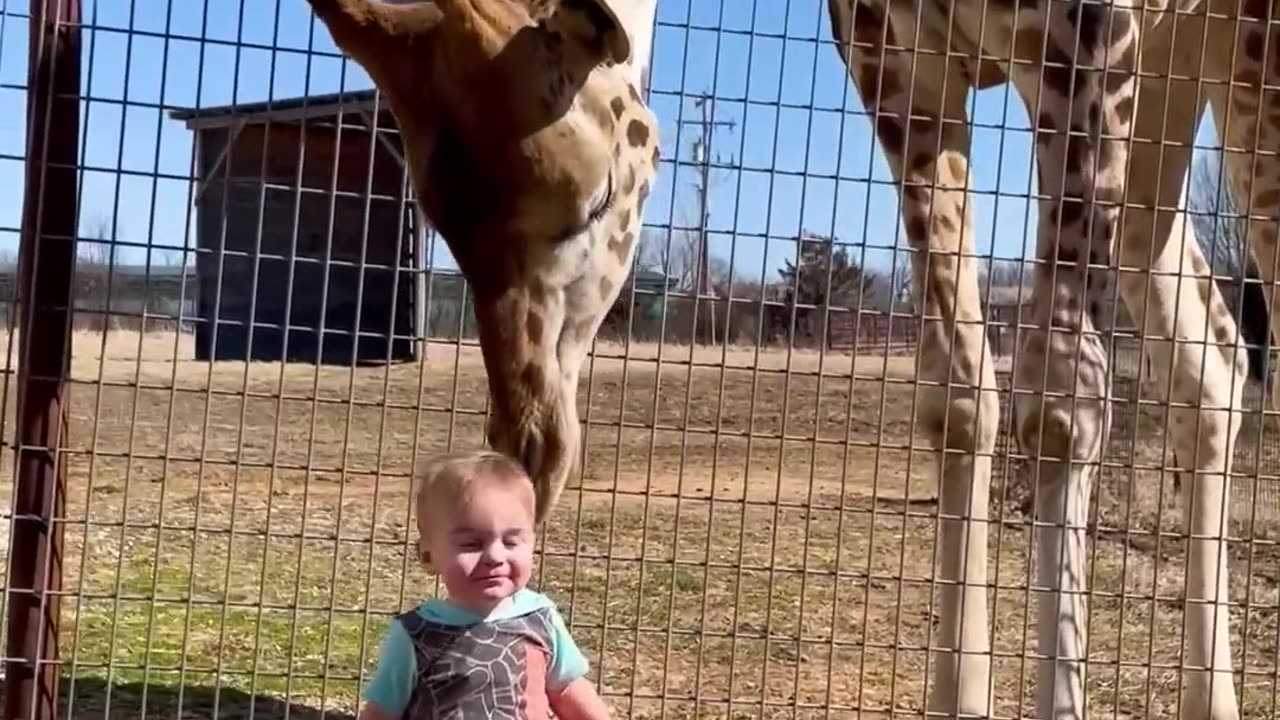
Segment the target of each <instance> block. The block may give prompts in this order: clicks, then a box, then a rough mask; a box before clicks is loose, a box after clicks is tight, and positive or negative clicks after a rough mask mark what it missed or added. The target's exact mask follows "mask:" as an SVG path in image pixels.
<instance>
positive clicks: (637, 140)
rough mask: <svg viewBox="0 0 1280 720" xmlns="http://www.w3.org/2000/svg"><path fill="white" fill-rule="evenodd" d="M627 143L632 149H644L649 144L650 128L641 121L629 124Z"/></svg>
mask: <svg viewBox="0 0 1280 720" xmlns="http://www.w3.org/2000/svg"><path fill="white" fill-rule="evenodd" d="M627 142H629V143H631V147H644V144H645V143H647V142H649V126H648V125H645V124H644V123H643V122H640V121H639V120H632V121H631V122H629V123H627Z"/></svg>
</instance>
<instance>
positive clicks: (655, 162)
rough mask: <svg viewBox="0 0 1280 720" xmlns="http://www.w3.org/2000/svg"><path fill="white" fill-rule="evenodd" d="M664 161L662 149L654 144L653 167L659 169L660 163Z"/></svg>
mask: <svg viewBox="0 0 1280 720" xmlns="http://www.w3.org/2000/svg"><path fill="white" fill-rule="evenodd" d="M660 162H662V150H661V149H660V148H659V147H658V146H657V145H654V146H653V169H654V170H657V169H658V164H659V163H660Z"/></svg>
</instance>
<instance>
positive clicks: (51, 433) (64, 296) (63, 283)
mask: <svg viewBox="0 0 1280 720" xmlns="http://www.w3.org/2000/svg"><path fill="white" fill-rule="evenodd" d="M30 23H31V28H30V47H29V58H30V61H29V63H30V64H29V65H28V70H27V73H28V74H27V79H28V85H27V156H26V188H25V196H24V198H23V207H22V239H21V240H20V242H19V246H18V277H19V280H18V333H19V335H18V352H19V355H18V388H17V391H18V403H17V405H18V407H17V437H16V438H15V449H16V451H17V453H16V454H17V458H16V467H15V471H14V500H13V506H14V517H13V527H12V530H13V532H12V538H11V545H10V552H9V575H8V586H9V587H8V595H9V597H8V633H9V635H8V638H7V642H6V648H5V649H6V662H5V711H4V712H5V718H6V720H54V718H56V717H57V709H58V675H59V670H60V668H59V665H58V620H59V610H60V606H61V603H60V602H59V594H60V592H61V590H62V532H63V526H62V519H63V515H64V511H63V507H64V503H65V492H64V490H65V488H64V481H65V467H64V463H63V458H62V455H61V453H60V452H59V447H60V445H61V443H62V439H63V436H64V429H65V428H64V425H65V422H66V417H65V415H66V413H65V410H66V408H65V396H64V393H65V379H66V374H67V367H68V364H69V362H68V361H69V357H70V345H71V333H70V328H71V324H70V322H69V317H68V316H69V315H70V312H71V287H72V275H73V273H74V271H75V258H76V255H75V250H76V237H77V231H78V227H77V222H76V211H77V209H78V202H77V196H78V189H77V186H76V179H77V178H76V174H77V167H76V166H77V162H78V159H79V152H78V149H79V140H80V0H31V21H30Z"/></svg>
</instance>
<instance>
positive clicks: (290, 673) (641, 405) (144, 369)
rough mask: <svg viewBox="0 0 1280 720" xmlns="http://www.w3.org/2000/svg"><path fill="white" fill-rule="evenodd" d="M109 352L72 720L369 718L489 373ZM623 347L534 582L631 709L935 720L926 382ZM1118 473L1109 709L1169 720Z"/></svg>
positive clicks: (76, 581) (1155, 625)
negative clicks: (361, 694) (429, 525)
mask: <svg viewBox="0 0 1280 720" xmlns="http://www.w3.org/2000/svg"><path fill="white" fill-rule="evenodd" d="M139 347H141V353H139V351H138V349H139ZM175 347H176V348H177V349H176V353H175ZM105 348H106V352H105V353H103V352H102V349H103V343H102V338H101V336H97V335H85V336H77V338H76V347H75V350H76V357H75V361H74V367H73V374H74V377H75V378H76V380H77V383H76V385H75V386H74V387H73V390H72V403H71V413H72V424H71V430H70V445H71V447H72V450H73V452H72V455H71V457H70V458H69V468H70V476H71V485H70V497H69V501H68V508H69V509H68V514H69V516H70V518H71V519H72V523H71V525H70V526H69V527H68V532H67V545H68V553H67V555H68V568H69V571H68V573H67V581H66V586H67V589H68V590H69V591H70V592H71V593H73V594H72V596H70V597H68V598H67V600H66V601H65V604H64V616H65V619H66V620H65V624H64V634H63V638H64V640H63V654H64V655H63V656H64V658H65V660H66V661H67V663H68V666H67V674H68V675H71V676H73V677H74V682H72V680H71V679H70V678H68V679H67V680H66V683H67V685H68V687H67V689H68V691H69V692H71V693H74V704H75V708H76V715H77V716H79V715H81V711H83V715H84V716H85V717H88V716H90V715H95V716H96V715H97V714H99V713H101V712H102V710H103V708H104V707H106V706H107V704H108V701H109V704H110V708H111V712H112V714H113V716H114V717H137V716H140V715H141V710H142V708H143V707H144V706H145V707H146V708H147V714H149V715H150V714H155V713H160V714H161V715H162V716H177V715H178V714H179V705H180V706H181V713H182V714H184V716H188V717H212V716H213V715H214V714H215V711H216V714H219V715H221V716H235V717H240V716H244V715H246V714H247V708H248V707H249V706H250V705H255V707H256V708H257V711H258V713H259V714H265V716H269V717H274V716H276V715H281V714H283V712H284V710H285V709H286V708H288V710H289V712H290V714H297V715H299V716H301V717H311V716H312V715H314V714H315V711H316V710H317V709H323V710H325V711H326V713H328V714H333V713H337V714H339V715H341V714H343V713H353V712H354V711H355V707H356V696H357V692H358V688H359V685H360V682H361V673H362V672H364V673H367V672H368V671H370V670H371V669H372V666H373V662H374V658H375V657H376V651H377V644H378V641H379V639H380V636H381V633H382V630H383V628H384V627H385V622H386V620H387V618H388V616H389V615H391V614H392V613H395V612H397V611H399V610H400V609H402V608H404V607H407V606H409V605H411V604H413V603H416V602H418V601H420V600H421V599H422V598H424V597H425V596H427V595H430V594H431V593H433V592H434V584H433V582H432V580H431V578H429V577H427V576H426V574H425V573H423V572H422V571H421V570H420V569H419V568H418V567H416V566H415V565H414V564H413V563H412V559H411V557H410V556H409V555H407V554H406V548H407V543H408V542H409V541H410V539H411V533H410V532H409V530H408V526H407V524H408V514H407V513H408V502H407V480H406V477H405V476H406V474H407V472H408V470H409V468H410V467H412V463H413V461H414V455H415V451H416V452H417V453H429V452H434V451H437V450H441V449H443V448H445V447H447V446H448V445H449V444H450V443H451V442H452V443H453V444H454V445H455V446H458V445H462V446H466V445H475V444H478V443H480V442H481V440H482V437H483V435H482V432H481V428H482V427H483V411H484V402H485V379H484V374H483V368H482V366H481V363H480V359H479V354H478V352H477V351H476V350H475V349H473V348H464V349H463V350H461V351H460V352H456V351H455V349H454V348H452V347H449V346H446V345H440V346H433V347H432V348H431V350H430V359H429V360H428V361H427V362H425V363H421V364H417V363H412V364H403V365H397V366H392V367H389V368H385V367H371V368H360V369H356V370H354V371H352V370H350V369H342V368H321V369H319V370H318V371H317V370H316V368H314V367H308V366H282V365H278V364H258V363H255V364H252V365H249V366H246V365H244V364H237V363H220V364H219V365H217V366H216V367H212V368H211V367H210V366H209V365H208V364H202V363H196V362H194V361H192V360H190V359H189V358H190V357H191V356H192V355H191V347H190V341H189V339H186V338H182V339H179V340H176V341H175V338H174V337H173V336H169V337H167V338H165V337H155V336H148V337H145V338H142V339H139V338H138V336H137V335H132V336H129V335H121V336H109V337H108V339H107V342H106V344H105ZM623 351H624V348H622V347H619V346H610V347H604V348H601V354H604V355H613V356H614V357H600V356H597V357H595V358H594V359H593V360H590V361H589V362H590V363H591V365H590V366H589V369H590V374H589V376H587V378H586V379H584V382H583V386H582V388H581V392H580V397H581V404H580V408H581V411H582V413H583V417H584V418H586V419H587V420H588V421H589V423H590V426H589V429H588V433H587V438H586V439H587V456H586V462H585V467H584V470H583V473H582V479H581V482H579V483H575V489H574V490H572V491H570V492H567V493H566V497H565V500H564V501H563V504H562V505H561V507H560V509H559V512H558V513H557V515H556V517H555V518H554V519H553V521H552V523H551V527H550V528H549V530H548V532H547V533H546V534H545V535H544V543H545V547H544V555H543V556H542V559H541V561H540V570H539V575H538V580H537V582H538V583H539V585H540V586H541V587H542V588H543V589H545V590H547V591H549V592H550V593H551V594H552V595H553V596H555V597H556V598H558V599H559V600H561V601H562V603H563V609H564V610H565V612H566V614H567V615H568V616H569V617H570V618H571V622H572V625H573V630H574V634H575V636H576V637H577V639H578V641H579V643H580V644H581V645H582V646H583V648H584V650H585V651H586V652H587V654H588V657H590V658H591V659H592V661H593V675H594V677H597V678H599V679H600V681H601V683H602V687H603V691H604V692H605V693H606V695H607V696H608V697H609V699H610V701H611V702H612V703H613V705H614V708H615V710H617V711H619V712H620V713H624V714H625V713H630V714H631V715H632V716H634V717H656V716H658V715H661V714H663V713H664V712H665V713H666V714H667V715H668V716H674V717H739V716H746V715H750V716H752V717H757V716H765V717H809V716H815V717H816V716H817V715H818V714H823V715H824V716H825V715H826V710H825V709H826V708H830V709H831V714H832V715H836V716H841V717H846V716H848V717H851V716H854V715H860V714H866V715H871V716H879V715H881V714H887V713H889V712H898V713H901V712H905V713H908V714H910V713H919V712H920V711H921V709H922V704H923V694H924V693H923V691H924V677H925V662H926V653H925V652H924V651H923V649H922V648H924V647H927V645H928V642H929V634H930V632H931V628H932V627H933V625H932V623H931V622H930V618H931V608H930V596H931V594H930V592H929V590H930V586H929V577H930V574H931V572H930V570H931V559H932V554H933V552H934V547H933V542H934V540H933V538H934V527H933V526H934V522H935V519H934V512H935V509H936V508H935V506H934V504H933V502H932V499H933V497H934V493H935V487H934V482H933V478H932V472H931V469H930V459H929V456H928V455H927V454H926V453H924V452H922V451H920V450H915V451H912V450H911V449H910V445H911V441H912V437H911V432H910V429H911V427H912V422H911V420H912V399H913V385H912V384H911V380H912V378H913V376H914V373H913V371H912V368H913V361H912V358H910V357H890V358H872V357H864V358H859V359H858V360H857V363H856V367H855V366H854V363H853V361H852V360H851V359H850V358H849V357H847V356H846V357H828V358H826V359H824V360H822V361H821V365H822V368H821V369H822V374H821V375H819V374H818V372H817V371H818V369H819V364H820V362H819V357H818V356H817V355H816V354H813V353H795V354H794V355H793V356H791V357H790V358H788V357H787V356H786V355H785V354H784V353H781V352H776V351H762V352H761V353H759V354H757V353H756V352H755V351H747V350H730V351H728V352H727V353H724V352H722V351H719V350H712V349H708V348H698V349H695V350H690V349H689V348H671V347H666V348H663V349H662V360H663V362H662V364H661V366H659V364H658V363H657V362H655V359H656V358H657V349H656V348H653V347H632V348H629V349H626V355H627V356H628V357H627V359H626V360H625V361H624V360H623V359H621V358H620V357H617V356H621V355H623V354H624V352H623ZM139 357H140V358H141V359H140V360H139V359H138V358H139ZM175 357H176V358H177V360H176V361H175ZM691 360H692V363H693V364H692V365H691V364H690V362H691ZM722 362H723V366H722V365H721V363H722ZM704 364H705V365H706V366H705V367H704V366H702V365H704ZM788 368H789V369H790V371H789V373H788V372H786V371H787V369H788ZM7 405H8V406H9V409H8V412H7V414H6V422H12V407H11V406H12V398H9V399H8V401H7ZM916 444H917V445H919V444H920V443H919V441H918V440H917V441H916ZM1137 455H1138V457H1139V459H1140V460H1141V459H1143V458H1144V457H1146V459H1147V460H1148V461H1150V460H1151V458H1150V457H1147V456H1148V455H1149V453H1137ZM1156 459H1157V460H1158V457H1157V458H1156ZM1001 464H1002V463H1001ZM0 467H3V468H4V472H5V473H6V475H5V477H4V479H3V482H4V486H3V487H4V491H5V492H6V493H7V492H8V490H9V485H8V484H9V478H8V472H9V464H8V463H7V462H6V463H3V464H0ZM1120 476H1121V473H1119V472H1113V473H1110V478H1111V479H1110V480H1109V481H1108V482H1106V483H1104V484H1103V488H1102V489H1101V491H1100V492H1099V493H1098V497H1099V502H1098V507H1097V517H1096V526H1097V528H1098V529H1099V533H1100V535H1101V539H1100V540H1099V541H1098V542H1096V543H1095V544H1094V546H1093V547H1094V563H1093V576H1092V579H1091V586H1092V588H1093V589H1094V591H1095V597H1094V599H1093V600H1092V604H1091V618H1092V639H1091V646H1090V658H1091V663H1092V664H1091V666H1090V670H1089V673H1090V675H1089V687H1090V692H1091V697H1090V704H1091V706H1092V710H1093V712H1095V713H1102V712H1105V713H1108V714H1111V713H1113V712H1114V714H1115V716H1116V717H1138V716H1143V717H1146V716H1148V714H1149V715H1150V716H1171V715H1172V714H1173V713H1174V711H1175V703H1176V700H1177V694H1178V693H1177V687H1178V675H1177V672H1176V671H1175V670H1173V669H1171V668H1174V667H1176V665H1177V664H1178V662H1179V653H1178V647H1179V644H1180V643H1179V637H1180V623H1181V611H1180V606H1179V603H1178V601H1177V599H1178V597H1179V593H1180V588H1181V580H1182V553H1181V544H1180V543H1179V542H1178V541H1177V540H1176V539H1172V538H1166V539H1163V540H1162V542H1161V547H1160V549H1159V552H1158V553H1157V552H1155V551H1154V548H1153V546H1154V545H1155V541H1154V536H1153V535H1152V533H1153V532H1154V531H1155V530H1156V529H1158V528H1163V529H1164V530H1167V531H1169V530H1173V529H1174V528H1175V523H1174V521H1173V520H1174V517H1175V516H1176V509H1175V508H1174V506H1173V505H1172V501H1171V500H1169V501H1166V502H1165V503H1164V504H1163V506H1161V505H1160V504H1158V503H1156V502H1154V501H1153V500H1152V498H1153V497H1154V496H1155V494H1156V491H1157V490H1158V489H1159V487H1160V485H1159V476H1158V475H1156V474H1155V473H1152V472H1146V471H1139V472H1137V473H1136V474H1135V476H1134V482H1133V483H1132V484H1126V483H1124V482H1120V481H1118V479H1117V478H1119V477H1120ZM1131 488H1133V489H1131ZM999 489H1000V488H997V490H999ZM1164 492H1165V495H1166V496H1169V495H1171V491H1170V490H1169V489H1168V485H1167V484H1166V485H1165V488H1164ZM1131 498H1132V499H1133V501H1132V502H1130V499H1131ZM996 506H997V508H1000V507H1001V505H1000V503H998V502H997V503H996ZM1006 520H1007V521H1006V522H1005V523H1003V524H1000V525H997V526H996V528H995V530H994V531H993V533H992V539H991V551H992V560H993V569H994V572H993V576H992V579H993V582H994V583H995V584H996V586H997V587H996V588H995V589H994V590H993V592H992V594H991V595H992V599H993V601H994V602H995V603H996V604H995V606H994V607H995V613H994V622H995V650H996V653H997V667H996V670H997V676H996V679H995V682H996V696H997V708H998V710H999V712H1000V714H1001V715H1004V716H1008V715H1014V714H1018V713H1019V712H1029V711H1030V710H1031V704H1030V700H1031V692H1032V690H1031V687H1032V684H1033V682H1034V671H1035V668H1034V665H1033V664H1032V662H1030V661H1029V660H1027V659H1026V658H1027V656H1028V654H1029V653H1031V652H1033V648H1034V639H1033V634H1034V631H1033V628H1032V627H1031V626H1030V625H1029V624H1028V623H1029V622H1030V619H1029V617H1028V615H1027V609H1028V608H1027V605H1026V599H1027V594H1028V591H1027V587H1026V585H1027V584H1026V577H1027V570H1028V560H1027V547H1028V539H1029V536H1028V532H1027V530H1026V528H1025V523H1024V522H1023V521H1022V520H1021V518H1012V517H1011V518H1007V519H1006ZM1126 523H1127V525H1128V526H1129V527H1132V528H1137V530H1136V532H1134V533H1132V535H1131V536H1130V537H1129V538H1127V539H1126V538H1124V537H1122V536H1121V535H1120V534H1118V533H1116V532H1114V529H1115V528H1120V527H1123V526H1125V525H1126ZM1239 546H1240V549H1241V552H1240V553H1237V555H1238V560H1239V561H1238V562H1237V564H1236V565H1235V566H1234V567H1235V568H1238V569H1239V572H1236V573H1235V577H1234V581H1233V587H1232V593H1233V594H1232V597H1233V599H1234V600H1236V601H1237V602H1240V603H1243V602H1245V601H1246V599H1247V601H1248V604H1249V608H1248V611H1247V612H1246V610H1245V609H1244V608H1243V607H1242V608H1239V609H1238V610H1237V611H1236V612H1234V613H1233V617H1234V619H1235V621H1236V622H1235V624H1234V627H1233V640H1234V650H1235V652H1236V654H1237V658H1236V664H1237V667H1241V668H1243V669H1244V670H1245V672H1246V674H1245V676H1244V681H1243V682H1244V703H1245V707H1244V712H1245V716H1246V717H1255V716H1262V715H1263V714H1269V713H1271V712H1272V710H1271V708H1272V703H1273V697H1274V695H1275V688H1274V687H1273V681H1272V678H1273V677H1274V675H1275V672H1276V658H1277V647H1276V643H1277V641H1276V638H1277V627H1276V612H1277V601H1278V597H1277V590H1276V582H1275V575H1276V574H1277V572H1280V571H1278V570H1277V567H1278V565H1277V555H1276V553H1275V552H1273V551H1274V547H1273V546H1272V545H1260V546H1259V545H1255V546H1254V547H1253V560H1252V567H1253V569H1254V573H1253V577H1251V578H1250V577H1246V574H1245V567H1246V565H1245V561H1247V560H1248V557H1249V553H1248V549H1249V548H1248V547H1247V546H1246V544H1245V543H1243V542H1242V543H1239ZM1150 664H1155V665H1157V666H1158V667H1157V668H1156V669H1152V670H1148V669H1147V667H1146V666H1148V665H1150ZM366 679H367V675H366ZM144 690H145V692H144ZM818 708H823V710H821V711H820V710H818Z"/></svg>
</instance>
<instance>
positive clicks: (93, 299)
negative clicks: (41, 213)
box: [74, 218, 120, 330]
mask: <svg viewBox="0 0 1280 720" xmlns="http://www.w3.org/2000/svg"><path fill="white" fill-rule="evenodd" d="M77 245H78V248H77V253H76V255H77V257H76V283H75V287H76V291H75V294H76V298H75V301H74V305H75V307H76V308H77V310H80V311H82V312H85V311H87V312H88V313H89V315H90V318H89V320H88V325H89V326H90V327H91V328H92V329H95V330H105V329H110V328H112V327H114V325H115V323H114V322H113V320H114V318H113V316H112V315H111V298H110V290H111V288H110V287H108V285H109V280H110V275H111V272H112V270H113V269H114V268H116V267H117V261H118V260H119V257H120V248H119V246H118V245H116V244H115V242H114V241H113V238H112V233H111V223H110V222H108V221H107V220H106V219H105V218H97V219H96V220H94V221H92V222H91V223H89V225H88V229H87V231H86V232H85V233H84V235H82V236H81V238H80V242H78V243H77ZM82 322H83V319H82Z"/></svg>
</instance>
